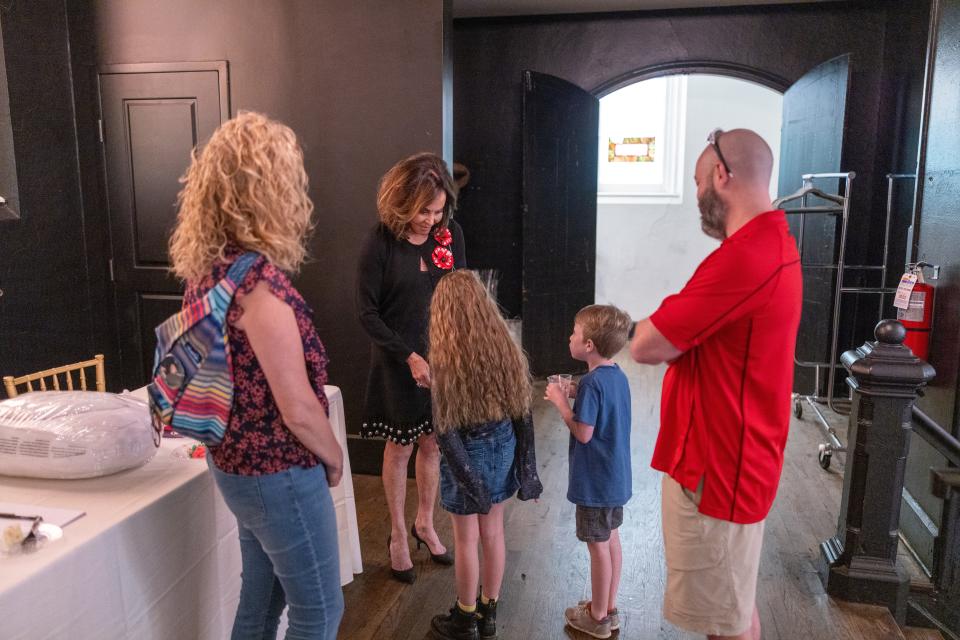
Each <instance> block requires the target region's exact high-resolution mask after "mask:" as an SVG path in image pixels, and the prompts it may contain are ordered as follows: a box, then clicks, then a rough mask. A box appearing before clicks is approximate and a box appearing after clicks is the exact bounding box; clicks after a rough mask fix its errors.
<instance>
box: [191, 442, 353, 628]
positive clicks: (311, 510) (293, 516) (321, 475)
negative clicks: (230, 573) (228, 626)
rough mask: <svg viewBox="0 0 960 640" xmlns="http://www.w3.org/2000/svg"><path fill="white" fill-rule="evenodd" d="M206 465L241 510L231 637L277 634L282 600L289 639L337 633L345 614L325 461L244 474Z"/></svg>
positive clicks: (238, 513)
mask: <svg viewBox="0 0 960 640" xmlns="http://www.w3.org/2000/svg"><path fill="white" fill-rule="evenodd" d="M207 465H208V466H209V467H210V471H211V473H213V477H214V480H215V481H216V483H217V487H219V489H220V493H221V494H222V495H223V499H224V501H225V502H226V503H227V506H228V507H229V508H230V511H232V512H233V515H235V516H236V517H237V528H238V529H239V531H240V557H241V559H242V561H243V573H242V583H241V587H240V604H239V605H238V606H237V617H236V618H235V619H234V622H233V633H232V634H231V636H230V637H231V640H248V639H251V640H252V639H257V640H259V639H261V638H269V639H271V640H272V639H273V638H276V637H277V625H278V624H279V622H280V614H281V613H282V612H283V608H284V606H285V605H287V604H289V605H290V610H289V611H288V614H287V618H288V621H289V628H288V629H287V636H286V637H287V638H291V639H292V638H296V639H298V640H299V639H304V640H305V639H307V638H310V639H313V638H321V639H323V640H327V639H329V640H334V639H335V638H336V637H337V628H338V627H339V626H340V618H341V617H342V616H343V592H342V591H341V589H340V554H339V551H338V548H337V522H336V517H335V515H334V511H333V500H332V499H331V498H330V488H329V486H328V485H327V476H326V472H325V470H324V468H323V465H322V464H321V465H317V466H316V467H313V468H312V469H303V468H301V467H291V468H290V469H287V470H286V471H281V472H280V473H272V474H268V475H262V476H240V475H234V474H231V473H224V472H223V471H220V470H219V469H217V468H216V466H215V465H214V464H213V461H212V460H211V458H210V457H209V456H208V457H207Z"/></svg>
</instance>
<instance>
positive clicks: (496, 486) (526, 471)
mask: <svg viewBox="0 0 960 640" xmlns="http://www.w3.org/2000/svg"><path fill="white" fill-rule="evenodd" d="M430 371H431V386H432V391H433V425H434V429H435V431H436V432H437V442H438V445H439V447H440V451H441V454H442V458H441V462H440V504H441V505H442V506H443V508H444V509H445V510H446V511H449V512H450V515H451V519H452V521H453V532H454V538H455V542H456V546H455V554H456V560H455V564H454V568H455V572H456V585H457V602H456V603H455V604H454V606H453V607H452V608H451V609H450V613H449V614H447V615H439V616H436V617H434V618H433V620H432V622H431V627H432V629H433V631H434V632H435V634H436V635H439V637H441V638H455V639H461V638H463V639H466V640H470V639H473V638H477V636H478V632H479V636H480V637H482V638H492V637H494V636H496V633H497V632H496V623H497V600H498V599H499V597H500V585H501V584H502V583H503V572H504V559H505V554H506V551H505V548H504V538H503V510H504V504H505V502H506V501H507V500H509V499H510V498H511V497H513V495H514V493H517V494H518V497H519V498H520V499H521V500H530V499H532V498H537V497H539V496H540V493H541V491H543V486H542V485H541V483H540V478H539V476H538V474H537V462H536V454H535V451H534V438H533V422H532V420H531V417H530V403H531V401H532V390H531V381H530V370H529V365H528V364H527V358H526V356H525V355H524V353H523V351H521V349H520V347H519V346H517V345H516V343H514V341H513V339H512V338H511V337H510V332H509V330H508V329H507V324H506V322H504V320H503V316H502V315H501V314H500V310H499V308H498V307H497V304H496V302H495V301H494V300H493V298H491V297H490V295H489V293H488V292H487V290H486V289H485V288H484V287H483V284H481V282H480V279H479V278H478V277H477V275H476V274H475V273H473V272H472V271H462V270H461V271H455V272H453V273H451V274H449V275H446V276H444V277H443V278H442V279H441V280H440V283H439V284H438V285H437V289H436V291H435V292H434V294H433V301H432V303H431V305H430ZM518 490H519V491H518ZM478 544H479V545H482V546H483V562H482V564H481V563H480V561H479V554H478ZM481 578H482V582H480V584H482V585H483V589H482V593H480V594H479V599H478V593H477V591H478V589H477V585H478V581H480V580H481Z"/></svg>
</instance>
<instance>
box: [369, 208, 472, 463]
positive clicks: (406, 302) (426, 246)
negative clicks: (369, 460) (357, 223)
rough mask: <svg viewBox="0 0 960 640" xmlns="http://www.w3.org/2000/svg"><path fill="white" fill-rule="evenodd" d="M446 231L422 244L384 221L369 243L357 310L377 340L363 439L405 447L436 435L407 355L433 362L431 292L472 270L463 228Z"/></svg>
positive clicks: (425, 391)
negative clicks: (456, 272) (430, 356)
mask: <svg viewBox="0 0 960 640" xmlns="http://www.w3.org/2000/svg"><path fill="white" fill-rule="evenodd" d="M448 231H449V233H444V230H440V231H438V232H436V233H431V234H430V236H429V237H428V238H427V241H426V242H424V243H423V244H422V245H419V246H418V245H414V244H411V243H410V242H408V241H407V240H398V239H397V238H396V237H395V236H394V235H393V234H392V233H391V232H390V230H389V229H387V228H386V227H385V226H384V225H383V224H378V225H377V226H376V227H375V228H374V229H373V230H372V231H371V233H370V236H369V238H368V239H367V243H366V246H365V247H364V249H363V253H362V255H361V257H360V264H359V267H358V272H357V311H358V312H359V314H360V324H361V325H362V326H363V328H364V330H365V331H366V332H367V334H368V335H369V336H370V339H371V341H372V342H373V345H372V348H371V352H370V375H369V376H368V377H367V390H366V396H365V401H364V416H363V424H362V426H361V428H360V434H361V435H362V436H363V437H365V438H369V437H380V438H386V439H388V440H391V441H393V442H396V443H397V444H401V445H407V444H413V442H415V441H416V439H417V438H419V437H420V436H421V435H424V434H427V433H432V432H433V423H432V413H431V406H430V390H429V389H422V388H420V387H418V386H417V383H416V381H415V380H414V379H413V376H412V375H410V367H409V366H408V365H407V357H409V356H410V354H411V353H418V354H420V355H421V356H423V357H424V358H426V357H427V330H428V325H429V320H430V298H431V297H432V296H433V290H434V288H435V287H436V286H437V282H438V281H439V280H440V278H441V277H443V276H444V275H445V274H447V273H449V272H450V271H451V270H452V269H462V268H463V267H465V266H466V258H465V255H464V247H463V230H462V229H461V228H460V225H458V224H457V223H456V222H454V221H453V220H451V221H450V223H449V230H448ZM421 259H422V260H423V263H424V264H425V265H426V266H427V270H426V271H421V270H420V260H421Z"/></svg>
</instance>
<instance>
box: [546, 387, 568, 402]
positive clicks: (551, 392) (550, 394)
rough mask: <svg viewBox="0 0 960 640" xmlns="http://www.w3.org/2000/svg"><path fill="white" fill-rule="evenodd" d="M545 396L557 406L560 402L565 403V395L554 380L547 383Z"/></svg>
mask: <svg viewBox="0 0 960 640" xmlns="http://www.w3.org/2000/svg"><path fill="white" fill-rule="evenodd" d="M546 398H547V400H549V401H550V402H552V403H553V405H554V406H557V407H559V406H560V404H561V403H563V404H565V405H566V404H567V396H566V394H565V393H564V392H563V389H561V388H560V385H559V384H557V383H556V382H551V383H550V384H548V385H547V390H546Z"/></svg>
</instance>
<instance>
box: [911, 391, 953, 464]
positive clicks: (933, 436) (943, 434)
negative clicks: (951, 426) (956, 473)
mask: <svg viewBox="0 0 960 640" xmlns="http://www.w3.org/2000/svg"><path fill="white" fill-rule="evenodd" d="M913 420H914V425H913V430H914V431H916V432H917V435H919V436H920V437H921V438H923V439H924V440H926V441H927V444H929V445H930V446H931V447H933V448H934V449H936V450H937V451H938V452H939V453H940V454H941V455H942V456H943V457H944V458H946V459H947V460H949V461H950V462H952V463H953V464H955V465H957V466H958V467H960V440H957V439H956V438H954V437H953V436H952V435H950V432H949V431H947V430H946V429H944V428H943V427H941V426H940V425H939V424H938V423H937V421H936V420H934V419H933V418H931V417H930V416H928V415H927V414H925V413H924V412H923V411H921V410H920V409H918V408H917V405H913Z"/></svg>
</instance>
